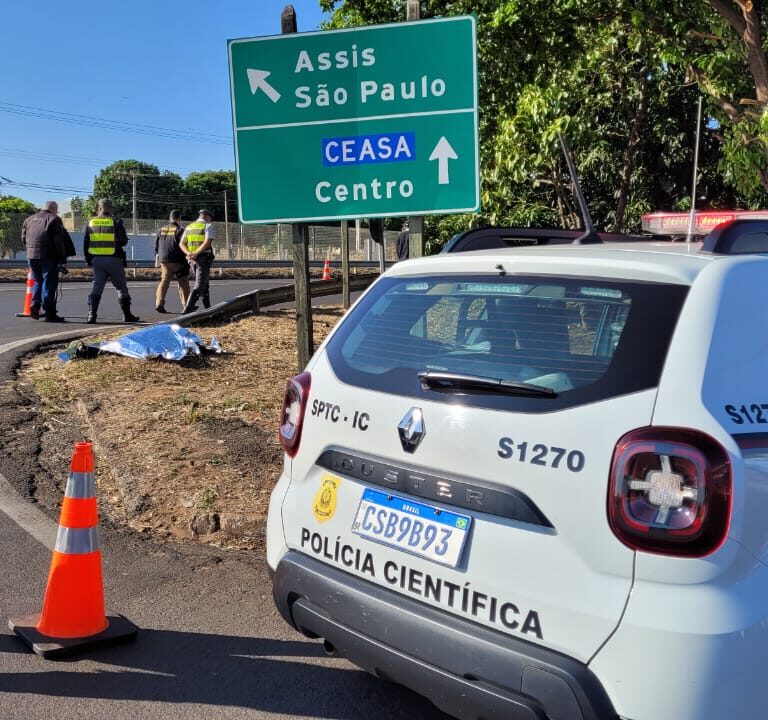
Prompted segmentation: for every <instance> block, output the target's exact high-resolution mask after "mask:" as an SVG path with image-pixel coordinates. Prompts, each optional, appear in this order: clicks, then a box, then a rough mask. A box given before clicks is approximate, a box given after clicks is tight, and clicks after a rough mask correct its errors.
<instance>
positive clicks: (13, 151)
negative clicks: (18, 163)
mask: <svg viewBox="0 0 768 720" xmlns="http://www.w3.org/2000/svg"><path fill="white" fill-rule="evenodd" d="M0 157H10V158H17V159H19V160H33V161H36V162H37V161H42V162H57V163H66V164H70V165H96V166H99V165H101V166H109V165H112V164H114V163H115V162H118V161H117V160H107V159H105V158H90V157H83V156H80V155H62V154H59V153H48V152H43V151H41V150H24V149H22V148H7V147H0ZM171 170H191V171H193V172H195V171H196V169H195V168H193V167H190V166H188V165H187V166H182V165H173V166H168V167H166V168H164V171H171ZM158 177H166V176H158Z"/></svg>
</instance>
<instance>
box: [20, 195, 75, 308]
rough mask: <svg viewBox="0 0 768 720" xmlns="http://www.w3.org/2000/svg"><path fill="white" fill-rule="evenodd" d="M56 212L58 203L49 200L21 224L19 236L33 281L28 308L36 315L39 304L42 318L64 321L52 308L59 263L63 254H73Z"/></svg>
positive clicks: (72, 247)
mask: <svg viewBox="0 0 768 720" xmlns="http://www.w3.org/2000/svg"><path fill="white" fill-rule="evenodd" d="M58 212H59V206H58V204H57V203H56V202H54V201H53V200H49V201H48V202H47V203H45V207H43V209H42V210H40V212H37V213H35V214H34V215H30V217H28V218H27V219H26V220H25V221H24V224H23V225H22V226H21V239H22V241H23V242H24V244H25V245H26V248H27V263H28V264H29V269H30V270H31V272H32V279H33V280H34V283H35V287H34V290H33V293H32V304H31V306H30V310H29V312H30V315H31V316H32V317H33V318H35V319H37V318H39V317H40V308H41V306H42V308H43V310H45V318H44V319H45V321H46V322H65V320H64V318H62V317H59V315H58V314H57V312H56V291H57V290H58V287H59V266H60V265H64V264H65V263H66V262H67V256H70V255H74V254H75V246H74V244H73V243H72V238H71V237H70V236H69V233H68V232H67V231H66V229H65V228H64V223H63V222H62V221H61V218H60V217H59V216H58Z"/></svg>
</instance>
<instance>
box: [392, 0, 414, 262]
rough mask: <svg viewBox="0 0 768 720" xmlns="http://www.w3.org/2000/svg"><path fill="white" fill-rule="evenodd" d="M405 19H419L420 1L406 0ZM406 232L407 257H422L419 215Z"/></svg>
mask: <svg viewBox="0 0 768 720" xmlns="http://www.w3.org/2000/svg"><path fill="white" fill-rule="evenodd" d="M405 19H406V20H408V21H411V20H420V19H421V0H406V6H405ZM408 230H409V236H410V242H409V244H408V257H412V258H415V257H422V256H423V255H424V218H423V217H422V216H421V215H411V216H410V217H409V218H408ZM382 252H383V247H382Z"/></svg>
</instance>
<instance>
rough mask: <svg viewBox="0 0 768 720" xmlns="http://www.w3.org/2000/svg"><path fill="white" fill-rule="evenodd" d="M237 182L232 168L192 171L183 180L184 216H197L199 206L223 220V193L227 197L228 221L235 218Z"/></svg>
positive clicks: (218, 219)
mask: <svg viewBox="0 0 768 720" xmlns="http://www.w3.org/2000/svg"><path fill="white" fill-rule="evenodd" d="M236 188H237V183H236V180H235V172H234V170H207V171H205V172H193V173H190V174H189V175H187V177H186V178H185V180H184V206H183V208H182V211H183V214H184V217H190V218H191V217H195V218H196V217H197V212H198V210H200V209H201V208H205V209H206V210H210V211H211V212H212V213H213V217H214V219H215V220H217V221H218V222H223V221H224V217H225V213H224V193H225V192H226V199H227V216H228V217H229V220H230V222H234V221H236V220H237V216H238V213H237V192H236Z"/></svg>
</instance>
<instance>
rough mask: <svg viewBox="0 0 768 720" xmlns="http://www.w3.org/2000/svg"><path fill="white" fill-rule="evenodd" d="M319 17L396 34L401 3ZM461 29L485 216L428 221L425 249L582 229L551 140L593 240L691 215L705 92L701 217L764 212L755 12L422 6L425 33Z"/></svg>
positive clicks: (335, 4) (563, 3) (568, 2)
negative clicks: (652, 219)
mask: <svg viewBox="0 0 768 720" xmlns="http://www.w3.org/2000/svg"><path fill="white" fill-rule="evenodd" d="M321 5H322V7H323V9H325V10H327V11H330V12H331V13H332V15H331V19H330V21H329V23H328V27H333V28H336V27H349V26H355V25H362V24H378V23H387V22H395V21H402V20H404V19H405V16H404V13H405V8H404V6H405V3H404V2H400V0H321ZM467 13H474V14H475V15H476V17H477V26H478V71H479V75H480V77H479V85H480V90H479V99H480V144H481V151H480V152H481V163H480V165H481V182H482V210H481V212H480V213H479V214H478V215H473V216H461V217H453V218H431V219H430V220H429V222H428V224H427V232H428V237H429V238H430V241H431V242H432V243H433V245H435V246H437V245H439V244H441V243H442V242H443V241H444V240H445V239H447V237H449V233H450V232H452V231H453V230H454V229H456V228H457V227H463V228H466V227H468V226H471V225H477V224H485V223H494V224H502V223H505V224H506V223H509V224H523V225H540V224H555V225H566V226H576V225H578V224H579V223H580V221H581V220H580V217H579V214H578V212H577V207H576V205H575V203H574V198H573V192H572V187H571V181H570V179H569V177H568V175H567V172H566V167H565V163H564V161H563V156H562V152H561V150H560V147H559V142H558V138H559V136H560V135H561V134H562V135H564V136H565V137H567V138H568V140H569V143H570V145H571V147H572V150H573V155H574V159H575V161H576V165H577V168H578V173H579V177H580V182H581V184H582V186H583V188H584V192H585V195H586V196H587V200H588V202H589V205H590V209H591V212H592V215H593V218H594V219H595V223H596V225H598V226H599V227H603V228H606V229H612V230H616V231H628V230H629V231H636V230H639V227H640V219H641V216H642V214H643V213H644V212H647V211H649V210H653V209H684V208H687V207H689V205H690V191H691V181H692V158H693V148H694V145H695V130H696V113H697V100H698V97H699V94H700V92H704V93H705V94H706V97H707V102H706V104H705V124H706V127H705V129H704V131H703V133H702V137H701V150H700V158H699V167H700V176H699V180H698V190H699V192H698V197H697V206H698V207H701V206H702V203H703V204H705V205H707V206H710V207H718V206H731V207H734V206H750V207H751V206H755V205H756V204H763V205H764V204H765V202H766V200H767V199H768V196H767V195H766V187H768V185H767V184H766V179H768V173H766V162H765V160H766V138H767V137H768V136H767V135H766V130H768V120H766V113H765V103H766V100H768V70H767V69H766V68H768V64H766V62H765V54H764V50H763V40H762V36H763V33H764V25H765V18H764V17H763V15H762V3H759V2H757V0H754V1H753V0H732V1H731V0H709V1H708V2H707V0H699V1H698V2H695V1H694V2H693V3H687V4H683V3H679V2H671V3H670V2H669V1H668V0H547V1H546V2H544V0H472V1H470V0H422V3H421V15H422V17H425V18H427V17H433V16H451V15H462V14H467ZM707 120H710V122H706V121H707ZM711 120H716V121H717V122H712V121H711Z"/></svg>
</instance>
